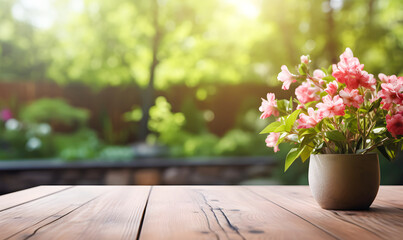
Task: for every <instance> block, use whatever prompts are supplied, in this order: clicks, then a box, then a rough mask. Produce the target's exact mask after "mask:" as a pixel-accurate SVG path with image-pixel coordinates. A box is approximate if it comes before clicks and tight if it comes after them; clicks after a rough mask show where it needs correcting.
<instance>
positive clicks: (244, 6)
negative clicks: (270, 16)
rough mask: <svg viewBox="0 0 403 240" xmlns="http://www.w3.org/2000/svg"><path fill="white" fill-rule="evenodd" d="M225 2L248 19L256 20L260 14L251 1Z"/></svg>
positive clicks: (234, 0)
mask: <svg viewBox="0 0 403 240" xmlns="http://www.w3.org/2000/svg"><path fill="white" fill-rule="evenodd" d="M226 2H227V3H229V4H230V5H233V6H234V7H235V8H236V9H237V11H238V12H240V13H241V14H243V15H245V16H246V17H248V18H250V19H256V18H257V17H258V16H259V14H260V11H259V9H258V7H257V6H256V4H255V3H254V1H252V0H227V1H226Z"/></svg>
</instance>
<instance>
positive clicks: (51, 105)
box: [20, 98, 89, 126]
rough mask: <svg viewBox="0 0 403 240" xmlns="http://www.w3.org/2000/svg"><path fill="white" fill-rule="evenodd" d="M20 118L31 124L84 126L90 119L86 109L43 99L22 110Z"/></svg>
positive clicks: (61, 100) (60, 101)
mask: <svg viewBox="0 0 403 240" xmlns="http://www.w3.org/2000/svg"><path fill="white" fill-rule="evenodd" d="M20 118H21V120H22V121H23V122H29V123H43V122H46V123H62V124H65V125H68V126H72V125H74V124H78V125H80V126H83V125H84V124H85V123H86V122H87V120H88V118H89V112H88V110H86V109H82V108H76V107H72V106H70V105H69V104H68V103H66V101H64V100H63V99H51V98H42V99H39V100H36V101H35V102H33V103H31V104H30V105H28V106H26V107H25V108H24V109H22V111H21V113H20Z"/></svg>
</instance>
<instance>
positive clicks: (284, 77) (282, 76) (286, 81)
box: [277, 65, 297, 90]
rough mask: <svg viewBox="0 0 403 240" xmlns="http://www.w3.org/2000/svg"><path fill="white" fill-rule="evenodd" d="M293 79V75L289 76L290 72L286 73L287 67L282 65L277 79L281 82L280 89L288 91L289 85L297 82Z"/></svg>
mask: <svg viewBox="0 0 403 240" xmlns="http://www.w3.org/2000/svg"><path fill="white" fill-rule="evenodd" d="M295 77H296V76H295V75H293V74H291V73H290V71H288V68H287V66H286V65H283V66H281V72H280V73H279V74H278V76H277V79H278V80H279V81H281V82H283V86H282V89H283V90H288V89H290V85H291V83H293V82H296V81H297V80H296V78H295Z"/></svg>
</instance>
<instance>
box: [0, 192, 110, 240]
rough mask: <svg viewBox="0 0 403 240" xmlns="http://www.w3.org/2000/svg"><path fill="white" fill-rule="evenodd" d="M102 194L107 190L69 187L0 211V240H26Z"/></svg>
mask: <svg viewBox="0 0 403 240" xmlns="http://www.w3.org/2000/svg"><path fill="white" fill-rule="evenodd" d="M105 191H107V188H104V187H93V186H91V187H89V186H88V187H73V188H70V189H67V190H65V191H61V192H58V193H55V194H52V195H48V196H46V197H43V198H39V199H36V200H35V201H31V202H27V203H25V204H22V205H19V206H16V207H13V208H9V209H7V210H5V211H2V212H0V239H10V238H13V239H26V238H28V237H30V236H31V235H34V234H35V233H36V231H38V230H39V229H41V228H42V227H43V226H46V225H49V224H51V223H53V222H56V221H58V220H59V219H60V218H63V217H64V216H66V215H67V214H70V213H71V212H73V211H75V210H77V209H78V208H80V207H82V206H84V205H85V204H87V203H88V202H90V201H92V200H94V199H95V198H97V197H99V196H100V195H101V194H102V193H104V192H105ZM28 229H29V230H30V231H27V230H28ZM20 233H23V236H21V235H20Z"/></svg>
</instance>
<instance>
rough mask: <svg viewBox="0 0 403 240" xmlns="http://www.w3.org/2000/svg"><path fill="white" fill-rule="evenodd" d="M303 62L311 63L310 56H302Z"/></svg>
mask: <svg viewBox="0 0 403 240" xmlns="http://www.w3.org/2000/svg"><path fill="white" fill-rule="evenodd" d="M301 63H305V64H308V63H309V57H308V56H306V55H302V56H301Z"/></svg>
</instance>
